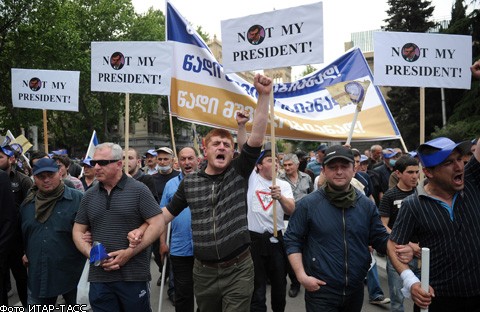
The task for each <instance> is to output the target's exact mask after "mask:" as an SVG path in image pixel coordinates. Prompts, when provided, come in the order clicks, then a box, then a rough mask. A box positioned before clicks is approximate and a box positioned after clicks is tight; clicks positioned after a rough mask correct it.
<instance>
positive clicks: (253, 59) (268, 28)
mask: <svg viewBox="0 0 480 312" xmlns="http://www.w3.org/2000/svg"><path fill="white" fill-rule="evenodd" d="M222 47H223V49H222V51H223V53H222V54H223V66H224V68H225V72H226V73H232V72H241V71H248V70H255V69H266V68H276V67H285V66H290V65H301V64H315V63H323V6H322V3H321V2H319V3H313V4H308V5H303V6H299V7H295V8H289V9H283V10H276V11H272V12H266V13H261V14H255V15H249V16H246V17H241V18H235V19H229V20H224V21H222Z"/></svg>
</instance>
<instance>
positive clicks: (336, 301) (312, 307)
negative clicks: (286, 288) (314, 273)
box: [305, 287, 363, 312]
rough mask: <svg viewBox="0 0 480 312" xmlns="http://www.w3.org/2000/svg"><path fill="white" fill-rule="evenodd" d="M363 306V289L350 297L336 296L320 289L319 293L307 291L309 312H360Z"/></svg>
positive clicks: (307, 308) (306, 306)
mask: <svg viewBox="0 0 480 312" xmlns="http://www.w3.org/2000/svg"><path fill="white" fill-rule="evenodd" d="M362 305H363V287H359V289H358V290H356V291H355V292H353V293H352V294H350V295H348V296H344V295H336V294H333V293H330V292H327V291H325V288H322V287H320V290H319V291H315V292H309V291H305V308H306V311H307V312H316V311H322V312H360V311H361V310H362Z"/></svg>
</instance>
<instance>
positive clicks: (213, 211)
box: [212, 182, 220, 259]
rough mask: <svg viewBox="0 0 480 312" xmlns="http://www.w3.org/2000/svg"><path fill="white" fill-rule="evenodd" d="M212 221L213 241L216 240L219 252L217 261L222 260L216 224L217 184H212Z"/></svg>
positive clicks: (216, 247)
mask: <svg viewBox="0 0 480 312" xmlns="http://www.w3.org/2000/svg"><path fill="white" fill-rule="evenodd" d="M212 207H213V209H212V219H213V239H214V240H215V251H216V252H217V259H220V253H219V252H218V245H217V223H216V220H217V219H216V209H217V205H216V203H215V182H213V184H212Z"/></svg>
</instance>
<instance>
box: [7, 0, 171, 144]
mask: <svg viewBox="0 0 480 312" xmlns="http://www.w3.org/2000/svg"><path fill="white" fill-rule="evenodd" d="M0 17H1V18H0V51H1V53H0V73H1V74H2V75H0V112H1V113H2V116H3V118H2V119H0V131H1V132H2V133H5V131H6V130H7V129H10V130H12V132H13V133H14V134H18V133H20V128H25V129H27V128H28V126H31V125H36V126H39V127H40V129H41V126H42V112H41V111H40V110H33V109H19V108H13V107H12V101H11V86H10V85H11V68H26V69H50V70H73V71H80V86H79V112H78V113H77V112H64V111H48V130H49V137H50V142H49V145H50V147H51V148H55V147H66V148H67V149H75V148H76V149H78V150H83V149H84V148H86V144H88V140H89V138H90V135H91V133H92V131H93V130H94V129H96V130H97V133H98V135H99V139H100V140H101V141H107V140H115V138H116V136H118V134H115V131H114V129H113V128H114V126H115V125H117V124H118V121H119V117H120V116H121V115H122V114H123V113H124V107H125V106H124V97H125V96H124V94H119V93H106V92H92V91H91V90H90V58H91V56H90V52H91V51H90V45H91V42H94V41H163V40H164V39H165V17H164V15H163V13H162V12H161V11H158V10H157V11H155V10H153V9H150V10H149V11H148V12H147V13H145V14H141V15H139V14H135V12H134V10H133V6H132V4H131V1H130V0H108V1H106V0H51V1H26V0H16V1H13V0H10V1H2V2H0ZM163 102H164V103H166V101H163ZM165 105H166V104H165ZM157 107H158V96H152V95H132V96H131V99H130V116H131V122H135V121H137V120H138V119H139V118H141V117H145V116H147V115H148V114H149V113H150V112H152V110H154V109H157ZM41 134H42V131H39V135H41Z"/></svg>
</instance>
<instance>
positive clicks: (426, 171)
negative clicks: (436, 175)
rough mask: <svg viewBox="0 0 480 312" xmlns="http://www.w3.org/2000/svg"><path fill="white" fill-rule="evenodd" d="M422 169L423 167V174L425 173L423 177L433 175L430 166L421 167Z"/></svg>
mask: <svg viewBox="0 0 480 312" xmlns="http://www.w3.org/2000/svg"><path fill="white" fill-rule="evenodd" d="M422 169H423V174H425V177H427V178H429V179H430V178H432V177H433V174H432V171H433V169H431V168H422Z"/></svg>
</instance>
